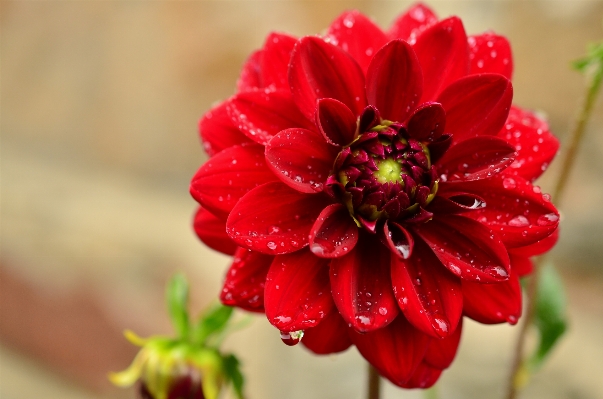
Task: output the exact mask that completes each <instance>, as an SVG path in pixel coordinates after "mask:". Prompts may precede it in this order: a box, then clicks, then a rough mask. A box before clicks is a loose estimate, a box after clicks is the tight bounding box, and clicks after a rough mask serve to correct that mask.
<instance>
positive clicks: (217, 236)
mask: <svg viewBox="0 0 603 399" xmlns="http://www.w3.org/2000/svg"><path fill="white" fill-rule="evenodd" d="M193 227H194V229H195V233H197V236H198V237H199V239H201V241H203V243H204V244H205V245H207V246H208V247H210V248H211V249H213V250H215V251H218V252H222V253H223V254H226V255H234V253H235V250H236V249H237V246H236V244H235V243H234V242H233V241H232V240H231V239H230V237H228V235H227V234H226V223H225V222H224V220H222V219H218V218H217V217H215V216H214V215H212V214H211V212H209V211H208V210H205V209H203V208H199V209H198V210H197V213H196V214H195V221H194V223H193Z"/></svg>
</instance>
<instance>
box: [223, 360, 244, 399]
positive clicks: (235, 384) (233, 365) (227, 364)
mask: <svg viewBox="0 0 603 399" xmlns="http://www.w3.org/2000/svg"><path fill="white" fill-rule="evenodd" d="M224 372H225V374H226V378H227V379H228V381H229V382H231V383H232V388H233V389H234V392H235V394H236V395H237V398H239V399H243V397H244V396H243V384H244V383H245V381H244V378H243V373H241V364H240V363H239V359H237V357H236V356H235V355H227V356H225V357H224Z"/></svg>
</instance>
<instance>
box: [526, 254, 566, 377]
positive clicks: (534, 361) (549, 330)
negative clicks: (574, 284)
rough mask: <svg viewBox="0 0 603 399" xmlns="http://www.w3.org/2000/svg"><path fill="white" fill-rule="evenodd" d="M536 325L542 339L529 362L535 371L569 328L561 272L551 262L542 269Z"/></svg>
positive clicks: (535, 318) (537, 299) (537, 297)
mask: <svg viewBox="0 0 603 399" xmlns="http://www.w3.org/2000/svg"><path fill="white" fill-rule="evenodd" d="M534 325H535V326H536V328H537V329H538V332H539V333H540V340H539V343H538V347H537V348H536V351H535V352H534V354H533V355H532V356H531V357H530V359H529V363H528V364H529V367H530V369H531V370H533V371H535V370H537V369H538V368H540V367H541V366H542V364H543V363H544V360H545V359H546V358H547V356H548V355H549V354H550V352H551V350H552V349H553V348H554V347H555V344H556V343H557V342H558V340H559V338H561V336H562V335H563V333H564V332H565V330H566V329H567V320H566V300H565V293H564V290H563V284H562V282H561V278H560V277H559V274H558V273H557V271H556V270H555V268H554V267H553V265H552V264H550V263H546V264H544V265H543V266H542V269H541V270H540V281H539V282H538V292H537V296H536V313H535V316H534Z"/></svg>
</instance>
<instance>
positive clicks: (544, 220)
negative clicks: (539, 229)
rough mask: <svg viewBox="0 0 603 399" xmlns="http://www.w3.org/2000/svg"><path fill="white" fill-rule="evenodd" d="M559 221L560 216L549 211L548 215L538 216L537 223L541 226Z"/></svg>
mask: <svg viewBox="0 0 603 399" xmlns="http://www.w3.org/2000/svg"><path fill="white" fill-rule="evenodd" d="M558 221H559V216H557V215H555V214H554V213H547V214H546V215H542V216H540V217H539V218H538V220H537V221H536V223H537V224H538V225H539V226H550V225H551V224H555V223H557V222H558Z"/></svg>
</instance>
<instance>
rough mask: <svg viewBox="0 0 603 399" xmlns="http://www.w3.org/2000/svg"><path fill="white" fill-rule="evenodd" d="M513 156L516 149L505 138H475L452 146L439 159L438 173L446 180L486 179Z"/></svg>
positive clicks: (509, 161)
mask: <svg viewBox="0 0 603 399" xmlns="http://www.w3.org/2000/svg"><path fill="white" fill-rule="evenodd" d="M514 155H515V148H514V147H513V146H511V145H510V144H508V143H507V142H506V141H505V140H503V139H499V138H498V137H491V136H478V137H472V138H469V139H467V140H464V141H463V142H461V143H460V144H458V145H455V146H453V147H452V148H450V149H449V150H448V151H447V152H446V154H444V156H443V157H442V158H441V159H440V160H438V172H439V173H440V174H441V175H443V176H445V177H446V181H447V182H452V181H471V180H481V179H486V178H489V177H491V176H494V175H495V174H497V173H499V172H501V171H503V170H505V169H506V168H507V166H509V165H510V164H511V163H512V162H513V156H514ZM442 180H444V177H442Z"/></svg>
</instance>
